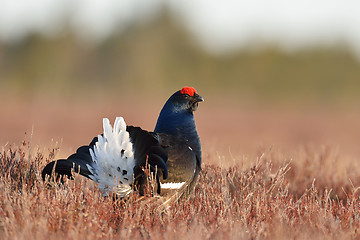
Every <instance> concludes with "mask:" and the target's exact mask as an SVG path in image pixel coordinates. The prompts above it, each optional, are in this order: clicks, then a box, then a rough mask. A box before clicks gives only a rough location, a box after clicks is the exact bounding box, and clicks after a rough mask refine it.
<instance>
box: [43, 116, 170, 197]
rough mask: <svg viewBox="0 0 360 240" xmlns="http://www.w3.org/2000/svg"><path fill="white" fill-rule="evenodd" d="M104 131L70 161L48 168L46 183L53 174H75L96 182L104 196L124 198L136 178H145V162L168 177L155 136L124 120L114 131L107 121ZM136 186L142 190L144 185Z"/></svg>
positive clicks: (121, 119) (105, 120)
mask: <svg viewBox="0 0 360 240" xmlns="http://www.w3.org/2000/svg"><path fill="white" fill-rule="evenodd" d="M103 128H104V129H103V130H104V133H103V134H101V135H99V136H98V137H95V138H94V139H93V141H92V142H91V143H90V144H89V145H88V146H82V147H80V148H79V149H78V150H77V151H76V153H74V154H72V155H71V156H69V157H68V158H67V159H62V160H57V161H53V162H51V163H49V164H48V165H46V166H45V168H44V170H43V172H42V177H43V179H45V177H46V175H52V173H53V172H55V173H56V175H57V176H62V175H66V176H68V177H69V178H72V171H74V172H77V173H79V174H80V175H83V176H85V177H87V178H90V179H92V180H94V181H95V182H97V183H98V184H99V188H100V189H101V190H102V191H103V192H104V194H108V193H109V192H116V193H117V194H118V195H120V196H121V197H123V196H126V195H127V194H128V193H130V192H131V191H132V189H133V186H134V176H135V179H141V176H143V172H142V167H144V166H145V164H146V161H147V162H148V163H149V165H150V166H151V168H152V170H153V171H155V169H159V170H160V171H161V173H162V176H163V178H166V177H167V168H166V160H167V153H166V151H165V150H164V149H163V148H162V147H161V146H160V144H159V141H158V140H157V139H156V138H155V137H154V135H153V134H152V133H150V132H147V131H145V130H142V129H141V128H139V127H132V126H126V124H125V122H124V120H123V118H116V120H115V123H114V127H112V126H111V125H110V122H109V120H108V119H106V118H105V119H104V120H103ZM139 176H140V177H139ZM137 183H138V184H140V187H139V188H140V189H142V186H141V184H142V182H141V181H139V182H136V183H135V184H137Z"/></svg>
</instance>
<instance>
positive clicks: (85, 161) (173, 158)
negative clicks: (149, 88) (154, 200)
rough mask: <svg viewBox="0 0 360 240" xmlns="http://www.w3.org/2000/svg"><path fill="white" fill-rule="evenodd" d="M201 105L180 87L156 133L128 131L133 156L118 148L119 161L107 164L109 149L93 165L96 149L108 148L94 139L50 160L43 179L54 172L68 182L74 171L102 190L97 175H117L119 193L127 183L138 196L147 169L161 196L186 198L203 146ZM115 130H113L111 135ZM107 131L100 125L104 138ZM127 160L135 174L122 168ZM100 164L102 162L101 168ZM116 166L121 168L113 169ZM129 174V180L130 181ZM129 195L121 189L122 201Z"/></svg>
mask: <svg viewBox="0 0 360 240" xmlns="http://www.w3.org/2000/svg"><path fill="white" fill-rule="evenodd" d="M201 101H203V98H202V97H201V96H199V95H198V94H197V93H196V90H195V89H194V88H190V87H184V88H182V89H181V90H180V91H177V92H176V93H174V94H173V95H172V96H171V97H170V98H169V99H168V101H167V102H166V103H165V105H164V107H163V108H162V110H161V112H160V115H159V118H158V121H157V124H156V127H155V130H154V132H148V131H145V130H143V129H141V128H140V127H133V126H126V132H127V133H128V135H129V142H131V146H132V148H131V149H130V150H129V151H132V153H133V155H132V154H131V153H129V152H126V150H125V148H124V149H121V147H118V148H115V150H116V151H120V152H117V153H116V154H118V155H119V156H120V157H119V159H115V161H113V162H112V161H109V160H108V157H107V156H109V158H111V156H112V155H111V153H110V150H109V152H106V151H105V152H101V154H103V155H101V154H98V155H99V156H102V157H96V160H94V154H96V148H97V145H101V144H103V145H104V144H107V143H104V142H103V140H101V141H99V139H98V137H95V138H94V139H93V140H92V142H91V143H90V144H89V145H86V146H82V147H80V148H78V149H77V151H76V153H74V154H72V155H71V156H69V157H68V158H67V159H61V160H57V161H53V162H51V163H49V164H48V165H46V166H45V168H44V169H43V172H42V177H43V179H44V180H45V179H46V176H47V175H52V173H54V174H55V176H56V177H58V178H59V177H62V176H63V175H66V176H67V177H69V178H72V171H73V172H76V173H79V174H80V175H83V176H85V177H87V178H90V179H92V180H95V181H97V182H98V183H99V185H100V184H101V183H102V181H105V180H103V179H102V177H101V176H99V174H100V173H101V174H108V175H109V176H111V175H112V174H114V173H115V174H114V175H116V176H118V177H117V178H116V179H117V180H119V181H118V183H117V184H118V185H119V186H118V187H120V188H121V184H123V182H124V181H126V180H129V183H130V185H129V186H130V187H131V188H132V189H139V190H140V193H141V194H144V188H145V185H146V183H147V181H148V177H147V176H146V174H145V173H144V167H146V164H148V165H147V166H149V168H150V171H151V172H153V173H156V179H157V192H158V193H159V194H161V195H170V194H173V193H178V194H177V196H181V195H185V196H188V195H189V194H190V193H191V192H192V191H193V190H194V188H195V185H196V182H197V179H198V176H199V173H200V170H201V144H200V139H199V136H198V133H197V130H196V126H195V120H194V116H193V112H194V111H195V110H196V109H197V106H198V102H201ZM124 124H125V123H124ZM115 128H116V126H115V125H114V132H115ZM124 130H125V129H124ZM105 131H106V130H105V124H104V134H105ZM104 134H102V135H100V136H99V138H101V139H102V138H104V139H105V142H106V141H110V140H109V139H111V138H106V136H104ZM120 139H121V138H120ZM124 139H125V140H126V138H124ZM125 140H124V141H125ZM125 143H126V141H125ZM119 146H120V145H119ZM105 149H106V148H105ZM103 151H104V150H103ZM106 154H108V155H106ZM125 155H126V156H125ZM104 156H105V157H104ZM131 156H133V160H132V162H131V164H133V165H131V166H133V169H131V168H129V167H127V168H126V167H125V168H124V167H122V165H121V164H122V163H121V161H126V160H125V159H127V158H128V157H131ZM99 161H102V162H101V163H99ZM117 162H119V164H120V165H119V166H115V165H116V163H117ZM114 163H115V164H114ZM99 164H102V167H99ZM123 165H124V164H123ZM104 166H105V167H104ZM120 166H121V167H120ZM124 166H125V165H124ZM126 166H128V165H126ZM121 168H123V169H121ZM104 169H105V170H104ZM106 169H107V170H106ZM114 169H116V170H117V171H115V170H114ZM100 170H101V171H100ZM131 172H132V173H133V176H128V174H130V173H131ZM105 185H106V184H105ZM104 188H105V189H102V190H103V191H104V192H106V191H107V189H106V186H105V187H104ZM124 192H125V193H124ZM128 192H129V189H126V191H124V190H121V191H120V193H121V194H120V196H126V195H127V193H128Z"/></svg>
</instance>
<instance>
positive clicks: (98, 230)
mask: <svg viewBox="0 0 360 240" xmlns="http://www.w3.org/2000/svg"><path fill="white" fill-rule="evenodd" d="M29 152H30V151H29V145H28V143H25V142H24V146H21V147H16V146H5V147H3V149H2V150H1V153H0V238H1V239H58V238H66V239H80V238H84V237H86V239H121V238H134V239H139V238H143V239H164V238H168V239H174V238H180V239H190V238H191V239H299V238H300V239H313V238H324V239H329V238H332V239H345V238H346V239H349V238H354V239H355V238H358V237H359V227H360V216H359V211H360V201H359V188H357V187H356V186H354V185H353V183H352V181H351V179H356V176H355V175H356V172H357V171H356V170H354V165H353V164H352V163H351V162H348V161H344V159H342V158H341V156H337V155H336V153H335V152H334V151H332V148H331V147H323V148H318V150H314V149H307V150H306V149H303V150H301V151H299V152H298V154H297V159H296V161H294V160H289V159H285V158H284V156H282V155H281V153H276V154H275V153H271V152H264V153H262V154H260V155H259V156H258V157H257V158H256V159H249V160H244V161H245V162H243V163H242V164H234V165H233V166H231V167H228V168H225V167H220V166H219V165H204V166H203V171H202V173H201V176H200V179H199V183H198V185H197V188H196V191H195V193H194V194H193V196H192V197H191V198H190V199H189V200H181V201H179V202H173V203H171V204H170V205H169V206H168V208H162V207H159V206H160V205H159V203H158V201H157V198H152V197H146V198H143V199H141V200H139V196H137V194H133V195H132V196H130V197H129V198H127V199H123V200H120V199H113V198H111V197H104V196H103V195H102V193H101V192H100V191H99V190H98V189H97V188H96V186H94V185H93V184H92V182H90V181H87V180H85V179H83V178H81V177H76V179H75V181H66V182H65V184H64V185H53V186H51V187H49V186H48V185H47V184H44V183H43V181H42V180H41V169H42V167H43V166H44V165H45V164H46V163H47V162H49V161H50V160H53V159H54V157H55V156H56V152H57V149H49V150H48V151H45V152H43V151H38V152H37V153H36V154H33V155H29ZM204 161H205V162H206V159H204ZM340 165H341V166H342V167H341V168H339V166H340ZM341 169H346V170H347V174H344V175H343V174H342V172H341Z"/></svg>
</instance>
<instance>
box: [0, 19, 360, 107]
mask: <svg viewBox="0 0 360 240" xmlns="http://www.w3.org/2000/svg"><path fill="white" fill-rule="evenodd" d="M183 85H193V86H195V87H197V88H201V90H202V92H204V91H206V92H207V93H208V94H209V93H214V94H217V95H218V96H233V97H238V98H247V97H252V98H254V99H260V100H261V99H262V100H266V101H268V100H280V101H282V100H291V101H293V100H294V101H298V100H300V101H302V100H309V99H310V100H316V101H325V102H343V101H346V102H348V101H357V100H359V99H360V94H359V92H360V62H359V60H358V59H356V57H355V56H354V55H353V54H352V53H351V51H350V50H348V49H347V48H346V47H344V46H338V47H321V46H319V47H317V48H316V47H314V48H311V49H307V50H298V51H293V52H284V51H282V50H280V49H279V48H277V47H276V46H267V47H263V48H261V50H255V51H254V50H253V48H252V47H251V46H250V47H249V49H240V50H239V51H236V52H233V53H231V54H230V55H229V54H228V55H214V54H210V53H208V52H206V51H205V50H204V48H202V46H201V44H199V42H198V41H195V39H194V38H193V36H192V35H191V34H190V33H189V32H188V31H187V30H186V29H185V28H184V27H183V26H182V25H181V24H180V23H179V22H177V21H174V20H173V18H172V17H171V16H169V15H168V14H167V13H166V12H165V13H163V14H162V16H160V17H159V18H158V19H157V20H155V21H152V22H151V23H138V24H134V25H132V26H131V27H129V28H128V29H127V30H126V31H124V32H122V33H121V34H120V33H119V34H114V35H113V36H112V37H111V38H110V39H107V40H106V41H104V42H102V43H101V44H99V45H96V46H95V45H94V46H90V45H89V44H85V43H83V42H81V41H80V40H78V39H77V38H76V37H75V36H74V35H73V34H72V33H71V31H70V30H69V31H64V32H63V33H62V34H61V35H60V36H57V37H56V38H48V37H44V36H40V35H36V34H34V35H32V36H29V37H28V38H27V39H26V40H24V41H21V42H19V43H14V44H4V43H1V42H0V88H1V90H0V93H6V92H16V93H20V94H25V95H31V94H43V93H50V94H59V95H63V94H64V95H67V94H69V95H78V96H82V95H83V94H86V93H94V92H97V93H99V94H110V95H112V94H113V95H115V94H118V93H124V92H126V91H128V92H131V93H134V92H135V91H134V90H133V89H136V93H138V92H139V93H142V92H145V91H149V90H150V91H152V92H155V93H157V92H165V91H166V92H168V91H170V90H171V91H173V89H174V88H175V89H176V88H179V87H181V86H183ZM129 89H130V90H129Z"/></svg>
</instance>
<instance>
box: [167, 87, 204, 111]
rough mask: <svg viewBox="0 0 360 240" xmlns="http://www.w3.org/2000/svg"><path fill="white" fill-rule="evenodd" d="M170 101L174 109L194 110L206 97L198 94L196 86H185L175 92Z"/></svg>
mask: <svg viewBox="0 0 360 240" xmlns="http://www.w3.org/2000/svg"><path fill="white" fill-rule="evenodd" d="M169 101H171V102H172V104H173V110H174V111H184V110H185V111H189V112H193V111H195V110H196V109H197V108H198V103H199V102H203V101H204V98H203V97H201V96H200V95H199V94H197V92H196V90H195V88H193V87H183V88H182V89H181V90H179V91H177V92H175V93H174V94H173V95H172V96H171V97H170V99H169Z"/></svg>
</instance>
